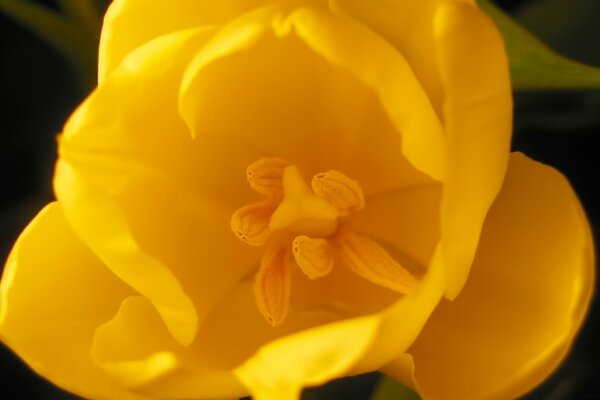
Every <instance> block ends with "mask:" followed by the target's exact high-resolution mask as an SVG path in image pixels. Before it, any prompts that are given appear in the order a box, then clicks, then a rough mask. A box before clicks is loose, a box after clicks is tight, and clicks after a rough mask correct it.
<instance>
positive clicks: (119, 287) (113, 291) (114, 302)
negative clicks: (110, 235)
mask: <svg viewBox="0 0 600 400" xmlns="http://www.w3.org/2000/svg"><path fill="white" fill-rule="evenodd" d="M130 294H131V290H130V289H129V288H128V287H127V286H126V285H125V284H123V283H122V282H120V281H119V280H118V279H117V278H116V277H115V276H114V275H113V274H112V273H111V272H110V270H108V269H107V268H106V267H105V266H104V265H102V263H101V262H100V260H98V258H96V257H95V256H94V255H93V254H92V252H90V251H89V249H88V248H86V247H85V245H84V244H83V243H82V242H81V241H80V240H79V239H78V238H77V236H75V234H74V232H73V231H72V230H71V228H70V227H69V225H68V224H67V222H66V220H65V218H64V216H63V212H62V209H61V206H60V204H59V203H52V204H50V205H48V206H47V207H46V208H44V209H43V210H42V211H41V212H40V213H39V214H38V215H37V217H35V218H34V220H33V221H32V222H31V223H30V224H29V226H28V227H27V228H26V229H25V231H24V232H23V233H22V234H21V236H20V238H19V239H18V240H17V243H16V244H15V247H14V248H13V250H12V252H11V255H10V257H9V259H8V262H7V264H6V269H5V272H4V276H3V279H2V286H1V296H2V302H1V303H2V311H1V313H0V336H1V337H2V340H3V341H4V342H6V343H7V344H8V345H9V346H10V348H11V349H13V350H14V351H15V352H16V353H17V354H18V355H19V356H20V357H22V358H23V359H24V360H25V362H27V363H28V364H29V365H30V366H31V367H32V368H33V369H34V370H35V371H36V372H38V373H39V374H41V375H43V376H45V377H47V378H48V379H50V380H51V381H52V382H54V383H56V384H57V385H60V386H61V387H63V388H65V389H67V390H70V391H73V392H74V393H77V394H79V395H81V396H84V397H86V398H111V397H112V398H114V397H118V398H120V399H121V398H122V399H141V397H140V396H138V395H135V394H133V393H131V392H129V391H127V390H125V389H123V388H122V387H121V386H120V385H119V384H118V383H117V382H115V381H114V380H113V379H112V378H111V377H110V376H108V375H107V374H105V373H104V371H102V370H101V369H100V368H98V367H97V366H96V365H95V364H94V363H93V361H92V359H91V357H90V356H89V349H90V346H91V344H92V338H93V335H94V331H95V329H96V327H97V326H99V325H100V324H102V323H104V322H105V321H107V320H108V319H109V318H110V317H111V315H112V314H114V313H115V311H116V310H117V309H118V307H119V304H120V302H121V301H122V300H123V299H124V298H125V297H126V296H129V295H130Z"/></svg>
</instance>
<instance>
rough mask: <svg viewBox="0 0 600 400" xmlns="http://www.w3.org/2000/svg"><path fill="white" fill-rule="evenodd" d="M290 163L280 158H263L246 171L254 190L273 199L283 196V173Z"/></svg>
mask: <svg viewBox="0 0 600 400" xmlns="http://www.w3.org/2000/svg"><path fill="white" fill-rule="evenodd" d="M289 165H290V163H289V162H287V161H286V160H282V159H280V158H274V157H270V158H261V159H260V160H258V161H256V162H253V163H252V164H250V165H249V166H248V168H247V169H246V177H247V178H248V182H249V183H250V186H251V187H252V189H254V190H255V191H257V192H258V193H260V194H262V195H265V196H268V197H271V198H281V196H283V172H284V171H285V168H286V167H287V166H289Z"/></svg>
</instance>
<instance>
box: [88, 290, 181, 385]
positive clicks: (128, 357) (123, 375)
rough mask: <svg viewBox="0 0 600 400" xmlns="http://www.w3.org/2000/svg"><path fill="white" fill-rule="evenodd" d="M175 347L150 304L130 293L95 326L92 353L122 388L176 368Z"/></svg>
mask: <svg viewBox="0 0 600 400" xmlns="http://www.w3.org/2000/svg"><path fill="white" fill-rule="evenodd" d="M150 332H151V334H150ZM177 350H178V349H177V343H176V342H175V341H174V340H173V338H172V337H171V336H170V334H169V332H168V331H167V330H166V327H165V326H164V323H163V322H162V320H161V319H160V315H158V313H157V312H156V309H155V308H154V307H153V306H152V303H150V302H149V301H148V299H146V298H144V297H142V296H130V297H128V298H126V299H125V300H123V303H122V304H121V308H120V309H119V311H118V313H117V314H116V315H115V316H114V317H113V318H112V319H111V320H110V321H108V322H106V323H105V324H103V325H101V326H99V327H98V329H96V334H95V335H94V342H93V345H92V348H91V355H92V358H93V359H94V361H96V362H97V363H98V364H99V366H100V367H102V368H104V370H105V371H106V372H107V373H109V374H110V375H112V376H113V377H114V378H115V379H116V380H118V381H119V382H120V383H121V384H123V385H124V386H125V387H136V386H140V385H142V384H144V383H146V382H148V381H152V380H154V379H156V378H158V377H160V376H162V375H165V374H166V373H168V372H170V371H172V370H174V369H175V368H177V367H178V363H179V360H178V359H177V356H176V354H175V352H176V351H177Z"/></svg>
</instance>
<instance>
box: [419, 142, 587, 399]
mask: <svg viewBox="0 0 600 400" xmlns="http://www.w3.org/2000/svg"><path fill="white" fill-rule="evenodd" d="M593 275H594V255H593V244H592V239H591V234H590V229H589V226H588V223H587V221H586V218H585V215H584V213H583V211H582V210H581V206H580V204H579V202H578V200H577V198H576V196H575V193H573V190H572V189H571V188H570V187H569V184H568V183H567V181H566V180H565V178H564V177H563V176H561V175H560V174H559V173H557V172H556V171H555V170H553V169H551V168H549V167H547V166H544V165H541V164H538V163H536V162H534V161H531V160H530V159H528V158H526V157H525V156H523V155H521V154H518V153H517V154H514V155H513V156H512V157H511V160H510V164H509V169H508V175H507V178H506V181H505V184H504V187H503V189H502V191H501V193H500V195H499V196H498V198H497V199H496V201H495V203H494V205H493V207H492V209H491V211H490V213H489V215H488V218H487V219H486V223H485V226H484V229H483V235H482V238H481V244H480V247H479V250H478V253H477V256H476V259H475V262H474V264H473V268H472V271H471V276H470V277H469V281H468V282H467V285H466V286H465V289H464V290H463V291H462V293H461V294H460V296H459V297H458V298H457V299H456V300H454V301H451V302H450V301H444V302H442V303H441V304H440V306H439V307H438V309H437V310H436V311H435V312H434V313H433V315H432V317H431V319H430V320H429V322H428V323H427V325H426V326H425V328H424V330H423V332H422V333H421V335H420V336H419V338H418V340H417V341H416V342H415V343H414V345H413V346H412V347H411V348H410V349H409V353H410V354H412V356H413V357H414V363H415V378H416V381H415V382H414V383H413V386H416V387H418V388H419V391H420V393H421V394H423V395H424V396H425V397H426V398H427V397H431V398H439V399H444V398H448V399H455V398H517V397H519V396H520V395H523V394H524V393H526V392H527V391H529V390H531V389H532V388H533V387H535V386H536V385H538V384H539V383H540V382H541V381H542V380H543V379H545V378H546V377H547V376H548V375H549V374H550V373H551V372H552V371H553V370H554V369H555V368H556V366H557V365H558V364H559V363H560V361H561V360H562V359H563V358H564V357H565V355H566V354H567V352H568V349H569V347H570V346H571V344H572V342H573V339H574V336H575V334H576V333H577V331H578V330H579V327H580V325H581V323H582V320H583V317H584V316H585V313H586V310H587V308H588V306H589V302H590V298H591V295H592V291H593V288H592V285H593V280H594V279H593Z"/></svg>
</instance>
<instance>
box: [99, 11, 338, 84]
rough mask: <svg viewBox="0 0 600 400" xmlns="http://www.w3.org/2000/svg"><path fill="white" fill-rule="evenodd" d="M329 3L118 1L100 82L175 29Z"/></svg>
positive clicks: (108, 24)
mask: <svg viewBox="0 0 600 400" xmlns="http://www.w3.org/2000/svg"><path fill="white" fill-rule="evenodd" d="M307 2H308V3H310V4H315V5H318V4H326V1H325V0H220V1H210V0H170V1H169V2H168V3H165V2H162V1H158V0H115V1H114V2H113V3H112V4H111V5H110V7H109V9H108V11H107V13H106V16H105V18H104V24H103V28H102V35H101V36H100V51H99V63H98V80H99V82H100V83H102V82H103V81H104V79H105V78H106V77H107V75H109V74H110V73H112V72H113V71H114V70H115V69H116V68H117V67H118V66H119V64H120V62H121V61H122V60H123V59H124V58H125V56H126V55H127V54H128V53H130V52H131V51H133V50H134V49H136V48H137V47H139V46H141V45H143V44H144V43H146V42H149V41H150V40H152V39H155V38H157V37H159V36H162V35H166V34H169V33H172V32H175V31H179V30H184V29H189V28H194V27H201V26H214V25H220V24H223V23H225V22H227V21H229V20H231V19H232V18H235V17H236V16H238V15H241V14H243V13H244V12H247V11H249V10H251V9H253V8H257V7H261V6H264V5H266V4H269V3H275V4H285V5H294V4H296V5H298V4H305V3H307Z"/></svg>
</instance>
